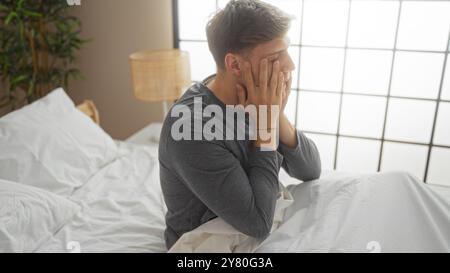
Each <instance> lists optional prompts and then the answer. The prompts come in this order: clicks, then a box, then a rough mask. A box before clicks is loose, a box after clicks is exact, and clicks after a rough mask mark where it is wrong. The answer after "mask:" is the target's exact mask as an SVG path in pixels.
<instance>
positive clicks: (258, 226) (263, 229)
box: [244, 217, 273, 239]
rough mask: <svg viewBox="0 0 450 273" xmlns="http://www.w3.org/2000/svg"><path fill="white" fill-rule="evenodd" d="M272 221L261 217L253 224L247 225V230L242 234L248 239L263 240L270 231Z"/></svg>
mask: <svg viewBox="0 0 450 273" xmlns="http://www.w3.org/2000/svg"><path fill="white" fill-rule="evenodd" d="M272 223H273V219H264V218H263V217H261V218H260V219H258V220H255V221H254V222H253V223H249V225H248V228H247V230H246V231H245V232H244V233H245V234H246V235H248V236H250V237H254V238H257V239H265V238H266V237H267V236H269V234H270V231H271V230H272Z"/></svg>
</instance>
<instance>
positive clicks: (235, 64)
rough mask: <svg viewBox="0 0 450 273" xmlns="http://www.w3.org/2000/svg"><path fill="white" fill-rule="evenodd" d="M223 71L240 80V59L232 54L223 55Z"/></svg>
mask: <svg viewBox="0 0 450 273" xmlns="http://www.w3.org/2000/svg"><path fill="white" fill-rule="evenodd" d="M225 70H226V71H227V72H229V73H231V74H232V75H234V76H236V77H238V78H240V77H241V75H242V70H241V62H240V58H239V57H238V56H237V55H235V54H233V53H228V54H227V55H225Z"/></svg>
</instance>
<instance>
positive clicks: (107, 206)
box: [37, 142, 167, 252]
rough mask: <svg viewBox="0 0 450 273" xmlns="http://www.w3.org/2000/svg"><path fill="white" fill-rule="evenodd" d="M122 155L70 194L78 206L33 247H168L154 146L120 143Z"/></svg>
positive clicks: (57, 249)
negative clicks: (74, 212) (75, 212)
mask: <svg viewBox="0 0 450 273" xmlns="http://www.w3.org/2000/svg"><path fill="white" fill-rule="evenodd" d="M118 144H119V151H120V154H121V156H120V157H119V158H117V159H116V160H115V161H114V162H112V163H111V164H109V165H107V166H106V167H105V168H103V169H102V170H100V172H98V173H97V174H96V175H94V176H93V177H92V178H91V179H89V181H88V182H87V183H86V184H85V185H83V187H81V188H80V189H77V190H76V191H75V193H74V194H73V195H72V196H71V198H70V199H72V200H73V201H75V202H77V203H79V204H80V205H81V206H82V211H81V212H80V213H79V214H77V215H76V216H75V217H74V218H73V219H72V221H70V222H69V223H68V224H66V225H65V226H64V227H63V228H61V229H60V230H59V231H58V232H57V233H56V234H55V235H54V236H53V237H52V238H51V239H50V240H49V241H47V242H45V243H44V244H42V245H41V246H40V247H39V248H38V249H37V252H166V251H167V249H166V247H165V243H164V239H163V234H164V229H165V222H164V215H165V209H166V208H165V206H164V205H163V204H164V202H163V199H162V193H161V187H160V184H159V183H160V182H159V165H158V158H157V146H141V145H134V144H129V143H123V142H118Z"/></svg>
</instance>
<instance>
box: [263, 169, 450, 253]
mask: <svg viewBox="0 0 450 273" xmlns="http://www.w3.org/2000/svg"><path fill="white" fill-rule="evenodd" d="M288 189H289V190H290V192H291V194H292V196H293V197H294V200H295V201H294V204H293V205H292V206H291V207H289V208H288V209H287V210H286V214H285V221H284V223H283V225H281V226H280V227H279V229H277V230H276V231H275V232H273V233H272V234H271V235H270V236H269V237H268V238H267V239H266V240H265V241H264V242H263V243H262V244H261V245H260V246H259V248H258V249H257V250H256V252H371V251H377V252H450V202H449V200H448V199H446V198H445V196H444V195H443V194H441V193H437V192H436V191H435V190H436V189H435V188H433V189H432V188H430V187H429V186H428V185H426V184H424V183H423V182H422V181H420V180H419V179H417V178H416V177H414V176H412V175H410V174H408V173H405V172H387V173H377V174H366V175H355V174H353V175H349V174H345V173H335V174H333V175H325V176H324V177H322V178H321V179H318V180H315V181H311V182H308V183H302V184H298V185H294V184H292V185H290V186H289V187H288ZM441 190H442V189H441Z"/></svg>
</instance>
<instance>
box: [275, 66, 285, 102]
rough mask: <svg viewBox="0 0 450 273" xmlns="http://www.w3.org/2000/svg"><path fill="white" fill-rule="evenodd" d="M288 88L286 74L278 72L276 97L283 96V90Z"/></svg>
mask: <svg viewBox="0 0 450 273" xmlns="http://www.w3.org/2000/svg"><path fill="white" fill-rule="evenodd" d="M285 88H286V83H285V82H284V73H283V72H278V85H277V89H276V93H275V94H276V95H277V97H278V96H281V95H282V94H283V90H284V89H285Z"/></svg>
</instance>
